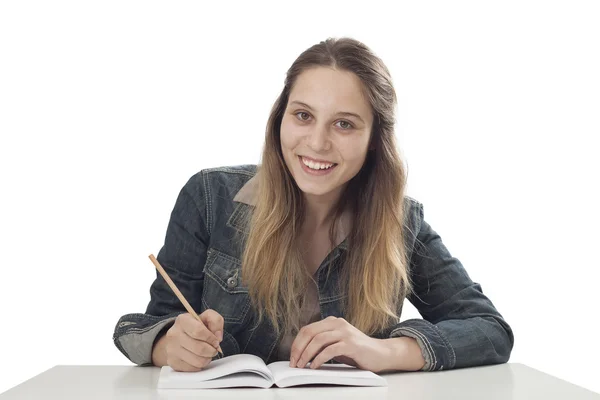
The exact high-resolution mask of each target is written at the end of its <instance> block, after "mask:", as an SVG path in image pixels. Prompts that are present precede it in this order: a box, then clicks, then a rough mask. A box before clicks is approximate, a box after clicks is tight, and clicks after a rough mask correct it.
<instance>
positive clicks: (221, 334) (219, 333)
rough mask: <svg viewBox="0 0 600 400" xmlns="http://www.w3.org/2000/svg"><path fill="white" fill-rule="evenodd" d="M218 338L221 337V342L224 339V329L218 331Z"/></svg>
mask: <svg viewBox="0 0 600 400" xmlns="http://www.w3.org/2000/svg"><path fill="white" fill-rule="evenodd" d="M216 336H217V338H219V342H222V341H223V331H217V335H216Z"/></svg>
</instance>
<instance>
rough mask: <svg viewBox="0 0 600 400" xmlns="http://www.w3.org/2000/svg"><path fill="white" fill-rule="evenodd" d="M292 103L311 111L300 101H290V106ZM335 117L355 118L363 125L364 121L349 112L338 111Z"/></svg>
mask: <svg viewBox="0 0 600 400" xmlns="http://www.w3.org/2000/svg"><path fill="white" fill-rule="evenodd" d="M294 103H296V104H298V105H301V106H302V107H306V108H308V109H309V110H312V107H311V106H309V105H308V104H306V103H303V102H301V101H298V100H294V101H291V102H290V104H294ZM336 115H342V116H345V117H355V118H357V119H358V120H360V122H362V123H363V124H364V123H365V121H363V119H362V118H361V117H360V115H358V114H355V113H351V112H347V111H340V112H338V113H337V114H336Z"/></svg>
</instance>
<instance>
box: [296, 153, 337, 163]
mask: <svg viewBox="0 0 600 400" xmlns="http://www.w3.org/2000/svg"><path fill="white" fill-rule="evenodd" d="M298 157H300V161H302V158H306V159H307V160H308V161H312V162H315V163H320V164H333V165H337V163H334V162H333V161H328V160H319V159H316V158H312V157H308V156H302V155H299V156H298Z"/></svg>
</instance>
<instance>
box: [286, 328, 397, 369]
mask: <svg viewBox="0 0 600 400" xmlns="http://www.w3.org/2000/svg"><path fill="white" fill-rule="evenodd" d="M391 357H393V354H392V349H391V348H390V346H389V345H388V343H387V342H386V341H385V340H383V339H376V338H372V337H369V336H367V335H365V334H364V333H363V332H361V331H360V330H358V329H357V328H355V327H354V326H353V325H351V324H350V323H349V322H348V321H346V320H345V319H343V318H336V317H327V318H325V319H323V320H321V321H317V322H314V323H312V324H309V325H306V326H304V327H302V328H301V329H300V332H298V335H297V336H296V338H295V339H294V342H293V343H292V347H291V352H290V366H291V367H300V368H304V367H305V366H306V364H307V363H308V362H309V361H310V360H312V362H311V363H310V368H312V369H315V368H319V367H320V366H321V365H323V364H324V363H325V362H327V361H329V360H331V359H334V360H335V361H337V362H341V363H344V364H349V365H353V366H355V367H358V368H360V369H365V370H369V371H373V372H380V371H383V370H385V369H388V368H389V365H390V358H391Z"/></svg>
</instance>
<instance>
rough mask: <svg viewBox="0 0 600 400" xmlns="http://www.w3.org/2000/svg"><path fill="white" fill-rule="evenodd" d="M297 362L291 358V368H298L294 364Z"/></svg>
mask: <svg viewBox="0 0 600 400" xmlns="http://www.w3.org/2000/svg"><path fill="white" fill-rule="evenodd" d="M295 361H296V360H294V357H292V358H290V367H292V368H294V367H295V366H296V365H295V363H294V362H295Z"/></svg>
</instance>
